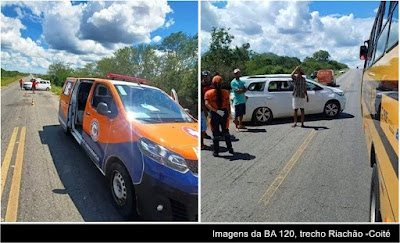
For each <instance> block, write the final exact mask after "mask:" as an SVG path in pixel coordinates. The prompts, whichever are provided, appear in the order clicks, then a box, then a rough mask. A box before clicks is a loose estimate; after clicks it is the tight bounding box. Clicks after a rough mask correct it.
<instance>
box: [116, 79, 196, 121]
mask: <svg viewBox="0 0 400 243" xmlns="http://www.w3.org/2000/svg"><path fill="white" fill-rule="evenodd" d="M115 87H116V89H117V91H118V95H119V97H120V98H121V101H122V103H123V104H124V107H125V110H126V112H127V114H128V117H130V118H133V119H136V120H140V121H143V122H146V123H170V122H173V123H176V122H193V120H192V119H191V118H190V117H189V115H188V114H187V113H186V112H185V111H184V110H183V109H182V107H180V106H179V105H178V104H177V103H176V102H175V101H174V100H173V99H172V98H171V97H170V96H168V95H167V94H165V93H164V92H162V91H161V90H158V89H152V88H146V87H137V86H132V85H120V84H118V85H115Z"/></svg>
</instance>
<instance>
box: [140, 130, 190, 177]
mask: <svg viewBox="0 0 400 243" xmlns="http://www.w3.org/2000/svg"><path fill="white" fill-rule="evenodd" d="M139 149H140V151H141V152H142V153H143V154H144V155H146V156H147V157H149V158H151V159H153V160H154V161H156V162H158V163H160V164H162V165H164V166H167V167H169V168H171V169H173V170H177V171H179V172H182V173H185V172H186V171H188V170H189V168H188V167H187V165H186V160H185V159H184V158H183V157H182V156H180V155H179V154H177V153H175V152H172V151H171V150H169V149H167V148H164V147H163V146H161V145H159V144H157V143H154V142H152V141H150V140H149V139H147V138H141V139H139Z"/></svg>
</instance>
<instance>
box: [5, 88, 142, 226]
mask: <svg viewBox="0 0 400 243" xmlns="http://www.w3.org/2000/svg"><path fill="white" fill-rule="evenodd" d="M32 99H34V100H35V105H32V104H31V102H32ZM57 114H58V97H57V96H55V95H54V94H52V93H51V92H47V91H36V94H32V93H31V91H29V92H26V91H19V85H18V84H17V83H15V84H12V85H10V86H9V87H7V88H3V89H2V90H1V125H2V126H1V146H2V147H1V148H2V150H1V161H2V169H3V168H5V167H4V164H5V161H6V160H7V159H8V160H9V161H10V167H9V170H8V173H7V177H3V178H2V179H5V180H4V181H5V184H4V191H2V198H1V220H2V221H5V220H6V218H9V219H12V218H15V219H16V220H17V221H23V222H32V221H40V222H58V221H60V222H71V221H123V219H122V217H121V216H120V215H119V213H118V212H117V211H116V210H115V208H114V207H113V205H112V204H111V202H112V201H111V200H112V199H111V195H110V192H109V189H108V187H107V182H106V180H105V178H104V177H103V175H102V174H101V173H100V171H99V170H98V169H97V168H96V166H95V165H94V164H93V163H92V162H91V161H90V160H89V158H88V157H87V156H86V155H85V153H84V152H83V151H82V150H81V149H80V147H79V146H78V144H77V143H76V142H75V141H74V140H73V137H72V136H68V135H65V134H64V133H63V132H62V131H61V128H60V125H59V123H58V118H57ZM24 127H26V128H25V129H26V136H23V134H24V130H25V129H24ZM15 128H18V131H17V132H16V133H15V135H14V139H12V137H13V132H14V130H15ZM24 137H25V139H23V138H24ZM10 144H11V145H10ZM20 144H21V145H20ZM13 145H15V146H13ZM8 147H14V148H13V152H12V153H10V156H5V155H6V153H7V148H8ZM5 157H8V158H5ZM2 172H3V171H2ZM3 175H5V174H3V173H2V176H3ZM133 220H138V219H133Z"/></svg>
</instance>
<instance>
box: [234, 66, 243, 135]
mask: <svg viewBox="0 0 400 243" xmlns="http://www.w3.org/2000/svg"><path fill="white" fill-rule="evenodd" d="M233 73H234V74H235V79H234V80H232V82H231V88H232V91H233V94H234V97H233V105H234V106H235V121H234V123H235V125H236V131H239V129H243V128H245V127H244V126H243V124H242V120H243V115H244V114H246V101H247V99H246V95H245V93H246V91H247V88H246V87H245V82H243V81H241V80H240V76H241V73H240V69H239V68H236V69H235V70H234V71H233Z"/></svg>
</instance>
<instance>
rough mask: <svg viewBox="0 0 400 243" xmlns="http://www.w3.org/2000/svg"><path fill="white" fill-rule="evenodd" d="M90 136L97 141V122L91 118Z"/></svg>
mask: <svg viewBox="0 0 400 243" xmlns="http://www.w3.org/2000/svg"><path fill="white" fill-rule="evenodd" d="M90 137H92V140H93V142H97V139H98V138H99V122H98V121H97V120H96V119H93V120H92V122H91V123H90Z"/></svg>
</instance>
